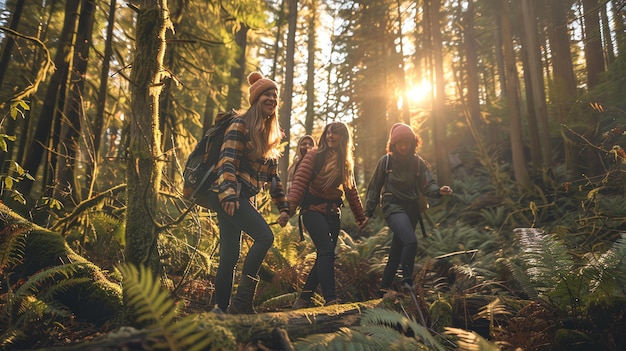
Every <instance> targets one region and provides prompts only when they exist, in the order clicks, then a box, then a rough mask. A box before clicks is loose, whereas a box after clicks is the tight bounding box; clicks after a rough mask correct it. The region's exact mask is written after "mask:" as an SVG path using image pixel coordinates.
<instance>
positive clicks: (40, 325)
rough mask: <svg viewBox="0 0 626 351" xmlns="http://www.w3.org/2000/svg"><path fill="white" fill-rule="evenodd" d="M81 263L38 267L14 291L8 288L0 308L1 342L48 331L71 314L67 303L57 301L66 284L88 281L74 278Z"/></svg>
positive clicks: (8, 341)
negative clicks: (38, 268) (42, 268)
mask: <svg viewBox="0 0 626 351" xmlns="http://www.w3.org/2000/svg"><path fill="white" fill-rule="evenodd" d="M82 266H83V264H82V263H72V264H65V265H61V266H55V267H52V268H49V269H46V270H44V271H41V272H39V273H37V274H35V275H33V276H32V277H30V278H29V279H28V280H26V281H25V282H24V283H23V284H22V285H21V286H20V287H19V288H18V289H16V290H15V291H13V290H9V291H8V292H7V294H6V301H5V303H4V304H3V305H2V306H1V308H0V327H1V328H0V329H1V330H3V332H2V334H0V346H3V347H6V346H7V345H9V344H13V343H16V342H18V341H23V340H28V339H30V338H36V337H35V335H38V334H43V335H45V336H47V335H48V331H49V330H50V329H53V328H59V327H61V326H62V323H63V322H65V321H68V318H69V317H70V316H71V315H72V313H71V311H69V310H68V309H67V307H66V306H64V305H62V304H60V303H59V302H57V301H56V297H58V296H60V295H62V294H64V293H65V292H66V291H67V290H68V289H69V288H71V287H73V286H75V285H78V284H83V283H86V282H89V281H90V279H89V278H74V274H75V273H77V272H78V271H79V270H80V269H81V267H82Z"/></svg>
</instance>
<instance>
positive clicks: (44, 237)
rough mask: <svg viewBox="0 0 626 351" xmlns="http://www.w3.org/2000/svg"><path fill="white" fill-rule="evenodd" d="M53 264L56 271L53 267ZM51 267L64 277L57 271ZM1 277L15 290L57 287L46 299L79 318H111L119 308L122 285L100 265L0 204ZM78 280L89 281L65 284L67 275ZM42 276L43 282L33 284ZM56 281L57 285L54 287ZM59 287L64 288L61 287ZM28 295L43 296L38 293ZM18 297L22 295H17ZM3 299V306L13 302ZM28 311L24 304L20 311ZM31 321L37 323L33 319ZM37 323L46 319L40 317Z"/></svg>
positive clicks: (104, 319) (24, 312)
mask: <svg viewBox="0 0 626 351" xmlns="http://www.w3.org/2000/svg"><path fill="white" fill-rule="evenodd" d="M55 267H57V268H58V269H57V270H54V269H55ZM63 267H66V269H65V270H63ZM53 270H54V271H55V272H65V274H67V275H62V274H55V273H53ZM46 272H48V273H46ZM0 276H1V277H2V279H3V281H6V282H8V283H9V286H10V288H9V289H11V290H13V291H17V290H18V289H19V288H20V287H21V286H27V285H33V286H37V287H38V288H39V289H40V290H43V289H46V288H47V289H48V290H46V291H53V290H56V291H57V293H55V294H54V295H52V296H49V295H46V296H45V298H46V299H47V300H45V301H46V302H47V303H50V300H56V301H58V302H60V303H62V304H63V305H64V306H66V307H67V308H69V310H70V311H71V312H72V315H73V316H75V317H77V318H78V319H79V320H82V321H89V322H92V323H96V324H102V323H105V322H109V321H111V320H113V319H114V318H116V317H117V316H119V315H120V313H121V311H122V288H121V286H120V285H119V284H117V283H115V282H113V281H111V280H109V279H108V278H107V277H106V276H105V274H104V272H103V271H102V270H101V269H100V268H99V267H98V266H96V265H95V264H93V263H91V262H89V261H88V260H87V259H85V258H84V257H82V256H80V255H78V254H77V253H76V252H74V251H73V250H72V249H71V248H70V247H69V246H68V245H67V242H66V241H65V239H64V238H63V237H62V236H61V235H60V234H59V233H57V232H53V231H51V230H48V229H45V228H42V227H39V226H37V225H36V224H34V223H32V222H30V221H28V220H26V219H24V218H23V217H21V216H19V215H18V214H16V213H15V212H13V211H12V210H11V209H10V208H8V207H7V206H5V205H4V204H0ZM80 278H87V279H85V280H84V281H82V282H80V283H73V284H68V280H69V279H80ZM44 279H46V280H45V282H46V284H45V286H44V284H39V285H38V284H37V283H36V281H39V282H41V281H44ZM55 285H56V286H57V288H56V289H54V288H53V287H54V286H55ZM63 285H66V287H65V288H60V287H62V286H63ZM4 288H6V286H5V287H4ZM0 291H1V289H0ZM2 292H3V293H6V291H2ZM32 293H33V295H37V293H39V295H42V294H41V291H39V292H38V291H34V292H32ZM22 294H23V292H22ZM16 296H17V297H20V296H22V295H20V294H17V293H16ZM22 297H24V296H22ZM38 298H42V299H43V298H44V297H41V296H38ZM4 302H5V304H4V305H3V308H8V307H7V306H8V304H10V303H15V301H12V302H7V301H4ZM27 312H28V310H24V309H23V308H22V309H21V310H20V312H18V313H23V314H26V313H27ZM13 318H17V317H15V316H14V317H13ZM24 318H25V319H28V317H24ZM3 323H5V324H3V326H6V325H7V324H6V323H7V321H4V322H3ZM33 323H36V321H35V320H34V319H33ZM41 323H47V322H46V320H45V319H41ZM41 327H42V328H43V327H44V326H43V325H42V326H41ZM45 327H47V326H45Z"/></svg>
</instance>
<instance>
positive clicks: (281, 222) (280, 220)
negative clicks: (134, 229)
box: [278, 211, 289, 227]
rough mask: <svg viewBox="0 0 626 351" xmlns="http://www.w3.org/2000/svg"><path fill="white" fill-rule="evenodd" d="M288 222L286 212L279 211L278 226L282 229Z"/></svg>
mask: <svg viewBox="0 0 626 351" xmlns="http://www.w3.org/2000/svg"><path fill="white" fill-rule="evenodd" d="M288 222H289V213H287V211H281V212H280V216H279V217H278V225H280V226H281V227H284V226H286V225H287V223H288Z"/></svg>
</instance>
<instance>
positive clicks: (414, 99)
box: [406, 80, 431, 104]
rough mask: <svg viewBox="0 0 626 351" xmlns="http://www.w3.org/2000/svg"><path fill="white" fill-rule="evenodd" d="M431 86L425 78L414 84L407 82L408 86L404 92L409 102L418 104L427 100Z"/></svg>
mask: <svg viewBox="0 0 626 351" xmlns="http://www.w3.org/2000/svg"><path fill="white" fill-rule="evenodd" d="M430 91H431V86H430V83H429V82H428V81H426V80H422V81H421V82H419V83H418V84H416V85H414V84H411V83H409V88H408V90H407V92H406V95H407V97H408V98H409V102H410V103H411V104H419V103H421V102H424V101H426V100H428V98H429V97H430Z"/></svg>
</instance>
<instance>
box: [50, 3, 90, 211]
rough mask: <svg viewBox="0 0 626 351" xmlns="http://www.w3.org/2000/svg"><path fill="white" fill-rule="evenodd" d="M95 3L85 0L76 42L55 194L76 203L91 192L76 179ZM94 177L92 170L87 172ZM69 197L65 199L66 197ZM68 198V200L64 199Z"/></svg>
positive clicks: (62, 126)
mask: <svg viewBox="0 0 626 351" xmlns="http://www.w3.org/2000/svg"><path fill="white" fill-rule="evenodd" d="M95 7H96V5H95V3H94V1H93V0H83V1H82V6H81V9H80V16H79V19H78V29H77V33H76V40H75V42H74V49H73V55H74V58H73V59H72V69H71V71H70V76H69V77H70V85H69V92H68V96H67V101H66V104H65V107H64V109H63V117H64V118H63V119H61V121H60V123H61V134H60V136H59V144H58V146H57V148H56V150H57V155H58V156H57V162H56V166H57V167H56V169H55V182H54V185H55V186H54V193H53V197H54V198H55V199H58V200H60V201H63V202H64V203H65V206H66V207H68V206H72V205H74V204H75V203H77V202H79V201H80V200H81V199H83V198H85V197H86V196H87V195H88V194H86V193H82V192H83V191H84V190H85V189H86V188H85V185H84V184H77V183H76V181H75V180H76V179H75V170H76V163H77V162H80V160H79V159H78V157H79V145H80V144H81V141H80V138H82V132H81V131H82V125H83V123H84V122H85V121H87V118H86V117H85V115H84V114H85V111H84V109H83V88H84V86H85V77H86V75H87V64H88V62H89V49H90V46H91V42H92V40H91V36H92V32H93V24H94V12H95ZM86 176H87V177H89V178H90V177H91V175H90V174H87V175H86ZM66 196H67V198H66V199H63V198H64V197H66ZM64 200H65V201H64Z"/></svg>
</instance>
